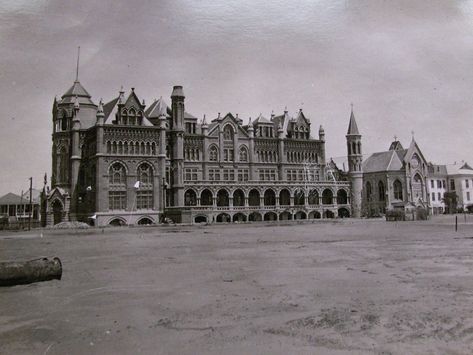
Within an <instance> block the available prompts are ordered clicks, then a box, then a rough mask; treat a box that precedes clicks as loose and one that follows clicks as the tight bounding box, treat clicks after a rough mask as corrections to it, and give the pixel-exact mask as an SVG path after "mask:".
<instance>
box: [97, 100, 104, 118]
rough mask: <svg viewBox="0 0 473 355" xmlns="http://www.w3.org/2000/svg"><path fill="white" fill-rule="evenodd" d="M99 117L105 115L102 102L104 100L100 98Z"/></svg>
mask: <svg viewBox="0 0 473 355" xmlns="http://www.w3.org/2000/svg"><path fill="white" fill-rule="evenodd" d="M98 115H103V101H102V98H100V101H99V107H98V108H97V116H98Z"/></svg>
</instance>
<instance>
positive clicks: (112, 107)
mask: <svg viewBox="0 0 473 355" xmlns="http://www.w3.org/2000/svg"><path fill="white" fill-rule="evenodd" d="M118 99H119V97H118V96H117V97H116V98H115V99H113V100H112V101H109V102H107V103H106V104H105V105H103V114H104V117H105V120H106V119H107V118H108V116H110V114H111V113H112V112H114V113H115V112H116V106H117V102H118ZM114 116H115V115H114Z"/></svg>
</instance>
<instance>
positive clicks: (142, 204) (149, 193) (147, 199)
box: [136, 163, 154, 210]
mask: <svg viewBox="0 0 473 355" xmlns="http://www.w3.org/2000/svg"><path fill="white" fill-rule="evenodd" d="M137 177H138V181H139V184H138V185H139V187H138V190H137V191H136V208H137V209H139V210H142V209H152V208H153V202H154V199H153V190H154V188H153V187H154V183H153V169H152V168H151V166H150V165H149V164H148V163H143V164H141V165H140V166H139V167H138V172H137Z"/></svg>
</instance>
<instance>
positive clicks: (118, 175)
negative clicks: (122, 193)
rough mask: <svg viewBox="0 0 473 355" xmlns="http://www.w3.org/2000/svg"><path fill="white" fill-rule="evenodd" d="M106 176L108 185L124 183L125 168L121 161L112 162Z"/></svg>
mask: <svg viewBox="0 0 473 355" xmlns="http://www.w3.org/2000/svg"><path fill="white" fill-rule="evenodd" d="M108 176H109V184H110V185H125V183H126V170H125V167H124V166H123V165H122V164H121V163H115V164H113V165H112V166H111V167H110V171H109V175H108Z"/></svg>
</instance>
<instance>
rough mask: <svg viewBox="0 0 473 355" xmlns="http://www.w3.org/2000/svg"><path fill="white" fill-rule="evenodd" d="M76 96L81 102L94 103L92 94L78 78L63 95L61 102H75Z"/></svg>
mask: <svg viewBox="0 0 473 355" xmlns="http://www.w3.org/2000/svg"><path fill="white" fill-rule="evenodd" d="M76 96H77V97H78V99H79V103H80V104H91V105H94V103H93V101H92V100H91V96H90V94H89V93H88V92H87V90H86V89H85V88H84V87H83V86H82V84H81V83H80V82H79V81H78V80H76V81H74V84H73V85H72V86H71V87H70V88H69V90H67V91H66V92H65V93H64V95H62V96H61V98H62V100H61V102H60V103H61V104H68V103H73V102H74V101H75V98H76Z"/></svg>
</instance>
